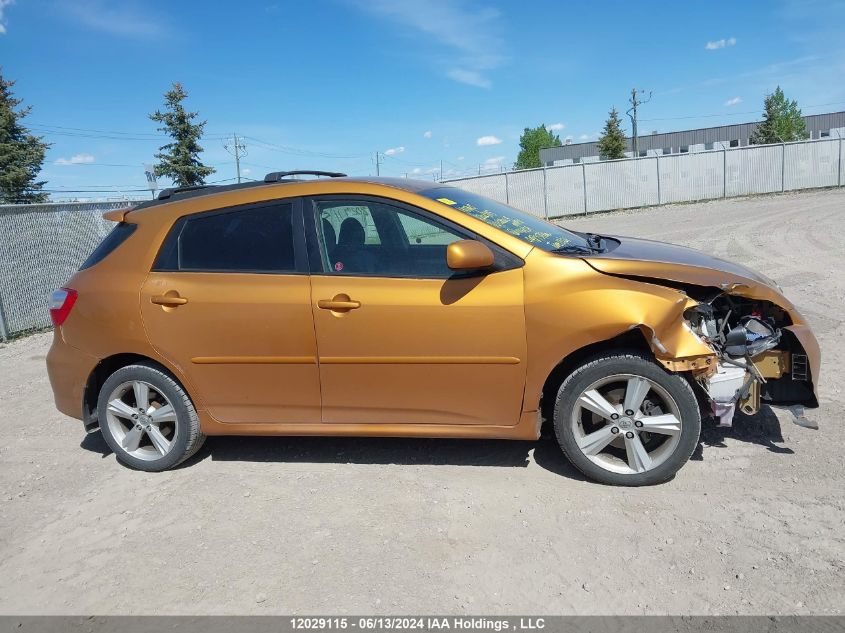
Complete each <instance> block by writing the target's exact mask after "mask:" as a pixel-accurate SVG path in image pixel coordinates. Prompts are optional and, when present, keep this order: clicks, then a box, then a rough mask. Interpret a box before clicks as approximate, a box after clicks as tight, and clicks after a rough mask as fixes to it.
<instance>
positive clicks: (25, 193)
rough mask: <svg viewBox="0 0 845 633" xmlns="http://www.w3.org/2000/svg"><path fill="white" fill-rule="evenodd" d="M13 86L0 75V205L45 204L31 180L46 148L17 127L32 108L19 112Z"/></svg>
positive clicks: (43, 195) (43, 194)
mask: <svg viewBox="0 0 845 633" xmlns="http://www.w3.org/2000/svg"><path fill="white" fill-rule="evenodd" d="M14 85H15V82H14V81H7V80H6V79H4V78H3V75H2V73H0V202H3V203H6V204H18V203H27V202H29V203H32V202H46V200H47V198H48V195H47V193H46V192H44V191H41V188H42V187H43V186H44V184H45V183H44V181H40V182H37V181H36V180H35V179H36V178H37V177H38V174H39V173H40V172H41V165H43V164H44V153H45V152H46V151H47V148H48V147H50V144H49V143H45V142H44V140H43V139H44V137H43V136H34V135H32V134H30V133H29V130H28V129H27V128H26V127H25V126H24V125H23V124H22V123H21V121H22V120H23V118H24V117H26V116H27V115H28V114H29V112H30V110H31V109H32V108H31V106H27V107H25V108H19V106H20V105H21V103H22V101H21V100H20V99H15V98H14V96H13V95H12V86H14Z"/></svg>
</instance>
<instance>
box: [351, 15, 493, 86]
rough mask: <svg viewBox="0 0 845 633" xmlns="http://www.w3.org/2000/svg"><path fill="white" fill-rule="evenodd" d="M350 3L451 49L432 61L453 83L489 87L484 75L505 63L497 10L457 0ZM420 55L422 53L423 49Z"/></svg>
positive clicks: (419, 39) (416, 37) (415, 35)
mask: <svg viewBox="0 0 845 633" xmlns="http://www.w3.org/2000/svg"><path fill="white" fill-rule="evenodd" d="M348 1H350V2H352V3H353V4H354V5H355V6H357V7H358V8H359V9H361V10H362V11H368V12H370V13H373V14H375V15H377V16H379V17H382V18H385V19H388V20H392V21H393V22H396V23H398V24H400V25H402V26H404V27H407V28H409V29H411V30H413V31H417V33H414V34H413V35H414V38H415V40H417V41H421V40H423V38H420V37H419V35H420V33H421V34H423V35H425V38H424V39H425V40H433V41H435V42H436V43H438V44H440V45H441V47H445V48H446V49H448V50H447V51H445V52H444V54H443V55H442V56H440V57H435V58H433V61H434V63H435V64H437V65H438V66H440V67H441V70H442V72H444V73H445V74H446V76H447V77H449V78H450V79H453V80H454V81H459V82H461V83H465V84H468V85H471V86H476V87H479V88H489V87H490V85H491V82H490V80H489V79H488V78H487V77H485V76H484V75H483V74H482V73H484V72H486V71H490V70H493V69H495V68H498V67H499V66H501V65H502V64H503V63H504V62H505V59H506V58H505V56H504V55H503V53H502V50H503V48H504V40H503V38H502V37H501V35H500V30H501V20H500V17H501V13H500V12H499V11H498V10H497V9H494V8H488V7H478V6H468V5H467V4H466V3H463V2H456V1H455V0H426V2H398V1H397V0H348ZM420 54H421V55H422V54H423V53H422V49H421V53H420ZM426 54H427V53H426ZM444 67H445V68H444Z"/></svg>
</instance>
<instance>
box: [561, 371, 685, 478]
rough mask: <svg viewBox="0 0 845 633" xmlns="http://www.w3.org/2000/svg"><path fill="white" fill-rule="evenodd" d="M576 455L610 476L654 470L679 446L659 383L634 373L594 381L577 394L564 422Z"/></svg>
mask: <svg viewBox="0 0 845 633" xmlns="http://www.w3.org/2000/svg"><path fill="white" fill-rule="evenodd" d="M570 424H571V425H572V431H573V434H574V436H575V441H576V443H577V445H578V448H579V449H580V450H581V452H582V453H583V454H584V455H585V456H586V457H587V458H588V459H589V460H590V461H592V462H593V463H595V464H596V465H597V466H599V467H601V468H603V469H605V470H608V471H610V472H614V473H620V474H637V473H643V472H646V471H649V470H652V469H654V468H657V467H658V466H660V465H661V464H662V463H663V462H665V461H666V460H667V459H669V457H670V456H671V455H672V454H673V452H674V451H675V449H676V448H677V446H678V443H679V442H680V437H681V425H682V421H681V415H680V410H679V408H678V405H677V403H676V402H675V400H674V399H673V398H672V396H671V395H669V392H668V391H666V389H664V388H663V387H661V386H660V385H659V384H657V383H656V382H654V381H653V380H650V379H649V378H646V377H644V376H638V375H634V374H615V375H612V376H607V377H605V378H602V379H600V380H597V381H596V382H594V383H593V384H591V385H590V386H589V387H587V389H585V390H584V391H583V392H581V395H580V396H579V397H578V400H577V403H576V406H575V408H574V410H573V412H572V418H571V420H570Z"/></svg>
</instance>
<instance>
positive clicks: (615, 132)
mask: <svg viewBox="0 0 845 633" xmlns="http://www.w3.org/2000/svg"><path fill="white" fill-rule="evenodd" d="M598 149H599V156H600V157H601V159H602V160H616V159H618V158H625V150H626V149H628V143H627V140H626V139H625V132H623V131H622V120H621V119H620V118H619V113H618V112H617V111H616V108H612V109H611V110H610V112H609V113H608V115H607V121H605V122H604V131H603V132H602V135H601V138H600V139H599V142H598Z"/></svg>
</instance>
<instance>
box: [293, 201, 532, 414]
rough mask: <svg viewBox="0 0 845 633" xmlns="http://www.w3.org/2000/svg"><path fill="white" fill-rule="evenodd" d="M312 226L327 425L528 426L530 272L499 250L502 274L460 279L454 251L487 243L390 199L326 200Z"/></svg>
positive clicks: (314, 212) (314, 204)
mask: <svg viewBox="0 0 845 633" xmlns="http://www.w3.org/2000/svg"><path fill="white" fill-rule="evenodd" d="M309 206H310V213H309V212H308V207H309ZM305 217H306V227H307V233H308V237H309V240H311V241H312V242H313V243H312V244H309V252H310V254H311V268H312V277H311V286H312V290H311V297H312V300H311V303H312V310H313V313H314V324H315V328H316V332H317V347H318V355H319V361H320V384H321V392H322V420H323V422H325V423H353V424H354V423H357V424H461V425H497V426H512V425H514V424H516V423H517V422H518V420H519V415H520V411H521V409H522V396H523V390H524V385H525V368H526V362H525V361H526V342H525V319H524V309H523V275H522V268H521V265H522V261H521V260H519V259H518V258H516V257H515V256H513V255H510V254H509V253H507V252H505V251H503V250H502V249H499V248H498V247H495V246H494V245H492V244H489V245H490V246H492V247H493V248H494V249H495V250H494V252H495V253H496V265H495V268H494V269H493V270H491V271H488V272H485V273H476V274H466V273H463V274H460V275H458V274H455V273H454V272H453V271H451V270H450V269H449V268H448V266H447V265H446V247H447V245H448V244H449V243H451V242H453V241H456V240H460V239H467V238H474V237H476V236H474V235H471V234H469V233H467V232H466V231H465V230H463V229H461V228H460V227H457V226H455V225H452V224H450V223H447V222H446V221H445V220H442V219H438V218H437V217H436V216H434V215H433V214H430V213H428V212H426V211H423V210H421V209H416V208H413V207H408V206H406V205H403V204H401V203H398V202H393V201H386V200H383V199H378V198H357V197H355V198H350V197H346V198H344V197H337V196H332V197H329V196H326V197H321V198H315V199H312V200H311V201H310V204H309V203H306V213H305Z"/></svg>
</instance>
